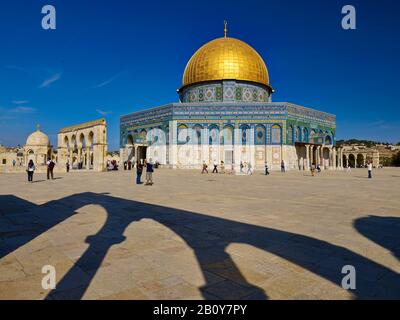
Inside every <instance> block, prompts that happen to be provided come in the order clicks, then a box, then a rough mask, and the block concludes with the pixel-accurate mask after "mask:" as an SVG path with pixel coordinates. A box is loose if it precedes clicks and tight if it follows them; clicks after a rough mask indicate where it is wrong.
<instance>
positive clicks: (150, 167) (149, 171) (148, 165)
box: [136, 158, 154, 186]
mask: <svg viewBox="0 0 400 320" xmlns="http://www.w3.org/2000/svg"><path fill="white" fill-rule="evenodd" d="M144 169H146V183H145V185H146V186H152V185H153V172H154V163H153V160H152V159H151V158H150V159H149V161H146V160H144V161H143V163H142V162H141V161H140V160H138V161H137V162H136V184H142V183H143V182H141V181H140V179H141V178H142V174H143V170H144Z"/></svg>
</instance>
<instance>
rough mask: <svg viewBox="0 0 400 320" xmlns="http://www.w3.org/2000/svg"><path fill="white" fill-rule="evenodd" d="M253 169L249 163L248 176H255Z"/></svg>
mask: <svg viewBox="0 0 400 320" xmlns="http://www.w3.org/2000/svg"><path fill="white" fill-rule="evenodd" d="M252 168H253V167H252V165H251V163H250V162H249V163H248V165H247V174H249V175H253V169H252Z"/></svg>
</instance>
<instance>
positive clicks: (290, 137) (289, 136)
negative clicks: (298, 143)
mask: <svg viewBox="0 0 400 320" xmlns="http://www.w3.org/2000/svg"><path fill="white" fill-rule="evenodd" d="M293 139H294V131H293V126H292V125H290V126H289V129H288V144H293Z"/></svg>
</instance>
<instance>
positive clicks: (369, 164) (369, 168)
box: [367, 162, 372, 179]
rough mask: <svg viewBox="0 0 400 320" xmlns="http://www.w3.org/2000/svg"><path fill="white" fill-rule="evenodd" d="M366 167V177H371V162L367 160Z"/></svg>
mask: <svg viewBox="0 0 400 320" xmlns="http://www.w3.org/2000/svg"><path fill="white" fill-rule="evenodd" d="M367 169H368V179H372V163H371V162H368V164H367Z"/></svg>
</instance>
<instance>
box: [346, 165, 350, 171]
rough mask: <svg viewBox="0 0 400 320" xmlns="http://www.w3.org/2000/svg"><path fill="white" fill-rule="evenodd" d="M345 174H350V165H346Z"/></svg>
mask: <svg viewBox="0 0 400 320" xmlns="http://www.w3.org/2000/svg"><path fill="white" fill-rule="evenodd" d="M346 172H347V173H351V167H350V164H348V165H347V171H346Z"/></svg>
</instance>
